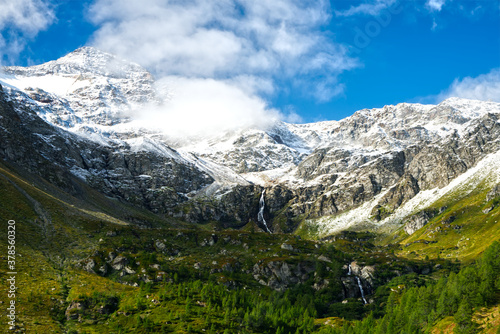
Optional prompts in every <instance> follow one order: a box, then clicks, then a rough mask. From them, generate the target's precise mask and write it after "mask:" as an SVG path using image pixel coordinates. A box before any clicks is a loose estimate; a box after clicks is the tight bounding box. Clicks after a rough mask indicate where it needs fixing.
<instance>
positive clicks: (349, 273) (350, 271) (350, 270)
mask: <svg viewBox="0 0 500 334" xmlns="http://www.w3.org/2000/svg"><path fill="white" fill-rule="evenodd" d="M351 274H352V269H351V264H350V263H349V272H348V273H347V275H349V276H351Z"/></svg>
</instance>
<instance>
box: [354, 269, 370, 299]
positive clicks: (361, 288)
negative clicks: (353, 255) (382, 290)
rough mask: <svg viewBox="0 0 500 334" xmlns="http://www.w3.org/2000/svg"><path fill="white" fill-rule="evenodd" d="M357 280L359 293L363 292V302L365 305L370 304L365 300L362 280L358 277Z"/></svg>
mask: <svg viewBox="0 0 500 334" xmlns="http://www.w3.org/2000/svg"><path fill="white" fill-rule="evenodd" d="M356 279H357V280H358V286H359V291H360V292H361V298H363V302H364V303H365V304H368V302H367V301H366V299H365V292H364V291H363V286H362V285H361V280H360V279H359V277H358V276H356Z"/></svg>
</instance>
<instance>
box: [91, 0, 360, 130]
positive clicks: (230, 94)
mask: <svg viewBox="0 0 500 334" xmlns="http://www.w3.org/2000/svg"><path fill="white" fill-rule="evenodd" d="M329 11H330V8H329V2H328V1H327V0H320V1H305V2H304V1H301V0H273V1H267V0H187V1H180V0H179V1H176V0H173V1H168V2H167V1H163V0H144V1H136V0H96V1H95V3H94V4H93V6H92V7H91V8H90V11H89V16H90V18H91V20H92V21H93V22H94V23H95V24H97V25H98V26H99V29H98V30H97V32H96V33H95V34H94V36H93V38H92V41H91V44H93V45H94V46H96V47H98V48H100V49H103V50H106V51H109V52H111V53H114V54H117V55H120V56H122V57H124V58H127V59H131V60H133V61H136V62H138V63H139V64H141V65H143V66H145V67H146V68H148V69H149V70H151V71H152V72H153V73H154V74H155V75H156V76H157V77H160V78H162V77H167V78H169V80H171V79H172V78H173V77H175V82H176V84H177V85H180V86H179V87H176V88H175V89H177V90H178V94H177V95H175V96H174V97H173V98H172V100H171V101H170V102H169V103H166V104H165V106H164V109H165V114H166V115H168V117H170V118H171V119H175V120H176V122H178V123H179V124H183V125H187V124H189V122H188V120H189V121H191V122H194V121H196V122H199V123H200V124H201V125H202V126H200V128H199V129H198V130H200V131H205V130H206V129H218V126H217V125H216V124H212V123H213V122H215V123H216V122H219V121H221V120H224V121H223V123H224V124H221V127H223V128H224V127H226V125H227V124H232V126H239V125H241V124H243V125H244V126H246V125H248V124H253V125H262V124H261V123H262V120H263V119H265V118H266V117H267V118H269V119H276V118H282V119H286V117H287V116H284V115H280V114H279V113H278V112H277V111H276V110H270V109H269V108H267V106H266V103H265V102H264V101H265V97H268V96H269V94H272V93H273V92H275V91H276V84H275V83H276V82H277V81H280V82H291V84H289V86H290V87H292V89H296V91H298V92H300V93H301V94H304V95H309V96H311V97H314V98H317V97H319V98H320V99H321V101H327V100H328V99H331V98H332V97H334V96H336V95H338V94H340V93H341V92H342V85H341V84H339V83H338V80H337V76H338V75H339V74H340V73H342V72H343V71H345V70H349V69H351V68H354V67H356V66H357V65H358V64H357V62H356V60H355V59H352V58H350V57H349V56H348V54H347V51H346V50H347V49H346V48H345V47H343V46H342V45H339V44H335V43H334V42H332V40H331V39H330V38H327V36H326V35H325V34H324V32H322V29H321V28H322V25H324V24H325V23H327V22H328V21H329V20H330V14H329ZM317 78H324V80H322V81H321V82H319V83H316V84H314V85H313V84H310V82H311V80H314V81H318V79H317ZM190 85H193V86H192V87H190ZM207 92H209V93H207ZM224 94H227V96H226V97H225V95H224ZM236 97H238V99H236ZM182 108H185V109H186V112H183V111H182ZM196 108H200V109H199V110H196ZM207 110H208V112H206V111H207ZM158 113H159V110H156V111H155V114H156V115H158ZM177 113H178V115H177ZM231 113H233V114H231ZM187 115H190V116H189V117H187ZM205 115H213V116H215V117H214V118H212V119H211V120H210V119H206V118H205V117H204V116H205ZM158 117H159V116H158ZM185 117H187V118H185ZM293 119H294V120H297V117H293ZM240 123H241V124H240ZM264 123H265V122H264ZM194 128H198V126H197V125H195V126H194ZM189 131H191V130H189Z"/></svg>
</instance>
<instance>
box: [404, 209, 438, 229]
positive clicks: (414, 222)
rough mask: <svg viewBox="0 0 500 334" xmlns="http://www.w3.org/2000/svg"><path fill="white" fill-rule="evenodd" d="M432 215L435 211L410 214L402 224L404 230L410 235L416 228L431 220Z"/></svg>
mask: <svg viewBox="0 0 500 334" xmlns="http://www.w3.org/2000/svg"><path fill="white" fill-rule="evenodd" d="M434 216H435V213H434V212H431V211H421V212H419V213H417V214H415V215H413V216H411V217H410V218H409V220H408V221H407V222H406V224H405V226H404V230H405V232H406V233H408V234H409V235H412V234H413V233H415V232H416V231H417V230H419V229H421V228H422V227H424V226H425V225H427V223H428V222H429V220H431V219H432V218H433V217H434Z"/></svg>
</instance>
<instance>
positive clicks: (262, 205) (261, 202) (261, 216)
mask: <svg viewBox="0 0 500 334" xmlns="http://www.w3.org/2000/svg"><path fill="white" fill-rule="evenodd" d="M265 192H266V190H265V189H264V190H263V191H262V195H261V196H260V200H259V213H258V214H257V220H258V221H259V222H260V223H262V224H264V227H265V228H266V230H267V232H269V233H272V232H271V230H269V227H267V222H266V220H265V219H264V208H265V207H266V202H265V201H264V193H265Z"/></svg>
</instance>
